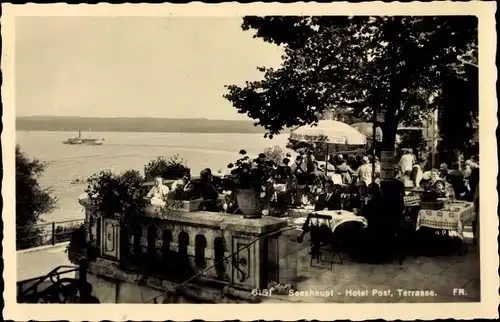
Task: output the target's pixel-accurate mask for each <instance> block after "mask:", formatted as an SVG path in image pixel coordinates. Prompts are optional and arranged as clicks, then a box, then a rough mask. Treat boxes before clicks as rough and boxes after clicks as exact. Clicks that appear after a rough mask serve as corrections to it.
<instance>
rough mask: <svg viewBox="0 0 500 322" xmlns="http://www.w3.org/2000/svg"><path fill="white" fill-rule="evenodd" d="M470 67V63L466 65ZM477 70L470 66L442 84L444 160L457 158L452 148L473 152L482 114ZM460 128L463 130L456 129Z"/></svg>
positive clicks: (442, 147)
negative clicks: (479, 116) (479, 118)
mask: <svg viewBox="0 0 500 322" xmlns="http://www.w3.org/2000/svg"><path fill="white" fill-rule="evenodd" d="M466 67H467V66H466ZM478 91H479V86H478V69H477V68H476V67H472V66H468V67H467V69H466V72H465V73H464V74H463V75H460V76H459V77H456V76H455V75H450V76H449V77H448V78H447V79H446V80H445V81H444V84H443V95H442V98H441V104H442V108H440V109H439V132H440V139H441V141H440V142H439V145H438V151H439V154H440V158H441V161H443V162H452V161H454V153H453V150H459V151H466V152H469V153H472V152H473V151H472V150H473V146H474V142H473V138H474V136H475V134H476V132H477V131H478V129H477V126H476V125H477V120H478V115H479V93H478ZM457 129H460V130H459V131H457Z"/></svg>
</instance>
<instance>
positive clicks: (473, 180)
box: [469, 162, 479, 201]
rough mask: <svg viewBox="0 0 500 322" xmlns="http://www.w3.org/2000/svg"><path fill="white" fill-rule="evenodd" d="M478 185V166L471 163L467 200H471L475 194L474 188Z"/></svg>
mask: <svg viewBox="0 0 500 322" xmlns="http://www.w3.org/2000/svg"><path fill="white" fill-rule="evenodd" d="M478 185H479V164H478V163H476V162H472V164H471V172H470V176H469V187H470V197H469V200H471V201H472V200H473V199H474V198H473V197H474V193H475V192H476V188H477V186H478Z"/></svg>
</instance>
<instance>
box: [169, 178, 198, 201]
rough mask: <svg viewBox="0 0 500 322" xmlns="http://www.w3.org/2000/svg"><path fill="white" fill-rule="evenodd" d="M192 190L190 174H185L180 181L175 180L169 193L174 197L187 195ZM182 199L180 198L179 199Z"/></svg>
mask: <svg viewBox="0 0 500 322" xmlns="http://www.w3.org/2000/svg"><path fill="white" fill-rule="evenodd" d="M193 190H194V187H193V183H192V182H191V174H189V173H186V174H185V175H184V176H183V177H182V179H179V180H176V181H175V182H174V183H172V186H171V191H172V193H174V194H175V195H176V196H179V197H180V196H182V195H187V194H188V193H189V192H192V191H193ZM181 199H182V198H181Z"/></svg>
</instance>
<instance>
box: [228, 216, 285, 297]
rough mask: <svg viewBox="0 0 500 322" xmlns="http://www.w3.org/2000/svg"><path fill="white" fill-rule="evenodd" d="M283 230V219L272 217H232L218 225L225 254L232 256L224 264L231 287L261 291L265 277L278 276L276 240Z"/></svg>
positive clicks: (277, 246) (277, 247)
mask: <svg viewBox="0 0 500 322" xmlns="http://www.w3.org/2000/svg"><path fill="white" fill-rule="evenodd" d="M284 227H286V221H285V220H282V219H279V218H273V217H265V218H259V219H245V218H242V217H239V216H234V217H228V218H227V219H225V220H224V221H222V222H221V223H220V229H221V230H222V231H223V234H224V239H225V240H226V245H228V250H229V253H231V254H234V256H233V257H232V259H231V260H230V261H229V265H228V266H229V268H230V269H229V270H228V274H229V280H230V282H231V284H233V285H234V286H237V287H240V288H244V289H248V290H251V289H264V288H267V284H268V282H269V281H268V280H269V278H268V277H269V276H271V277H274V276H279V254H278V250H279V244H278V243H279V242H278V238H277V237H278V236H279V234H280V230H281V229H282V228H284ZM270 251H271V252H273V254H274V255H275V256H272V255H273V254H270ZM270 270H271V271H270Z"/></svg>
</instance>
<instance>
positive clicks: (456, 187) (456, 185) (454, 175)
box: [447, 162, 465, 200]
mask: <svg viewBox="0 0 500 322" xmlns="http://www.w3.org/2000/svg"><path fill="white" fill-rule="evenodd" d="M447 180H448V182H449V183H450V184H451V186H452V187H453V192H454V194H455V199H458V200H460V199H462V197H463V196H464V194H465V181H464V174H463V173H462V171H460V165H459V164H458V163H457V162H455V163H453V164H452V170H451V171H450V172H449V173H448V177H447Z"/></svg>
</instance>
